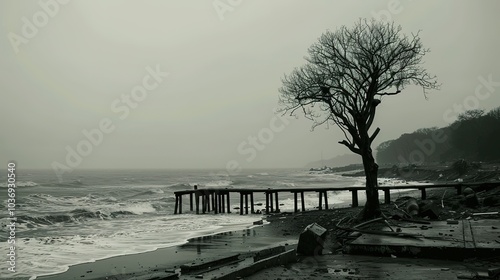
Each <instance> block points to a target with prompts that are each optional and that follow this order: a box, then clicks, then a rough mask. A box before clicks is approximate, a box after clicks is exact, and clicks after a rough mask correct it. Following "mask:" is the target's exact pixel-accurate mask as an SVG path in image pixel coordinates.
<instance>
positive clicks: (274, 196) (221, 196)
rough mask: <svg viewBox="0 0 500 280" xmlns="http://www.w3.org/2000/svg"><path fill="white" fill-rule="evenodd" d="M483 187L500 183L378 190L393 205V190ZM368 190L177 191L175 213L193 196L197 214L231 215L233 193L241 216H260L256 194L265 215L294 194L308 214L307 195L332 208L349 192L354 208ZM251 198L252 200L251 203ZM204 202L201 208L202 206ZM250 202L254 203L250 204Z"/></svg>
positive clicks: (422, 194) (320, 204)
mask: <svg viewBox="0 0 500 280" xmlns="http://www.w3.org/2000/svg"><path fill="white" fill-rule="evenodd" d="M479 185H487V186H488V187H492V188H493V187H497V186H500V182H485V183H458V184H433V185H400V186H379V187H378V189H379V190H381V191H384V202H385V203H387V204H389V203H391V190H404V189H418V190H420V191H421V197H422V199H426V198H427V192H426V190H427V189H431V188H433V189H435V188H455V189H456V191H457V194H461V193H462V189H463V188H464V187H474V186H479ZM364 190H365V187H344V188H276V189H270V188H269V189H228V188H225V189H220V188H206V189H193V190H184V191H177V192H174V194H175V210H174V214H182V206H183V203H182V199H183V196H184V195H189V206H190V210H191V211H195V212H196V214H200V213H203V214H205V213H208V212H214V213H215V214H218V213H231V200H230V196H231V193H234V194H239V206H240V207H239V211H240V215H243V214H249V208H250V213H251V214H254V213H256V211H255V207H254V205H255V204H254V194H255V193H264V194H265V196H266V206H265V213H266V214H269V213H271V212H278V211H279V210H280V209H279V206H280V204H279V194H280V193H293V194H294V212H298V211H299V208H298V197H299V194H300V202H301V210H302V211H305V200H304V193H306V192H316V193H318V202H319V205H318V208H319V209H320V210H322V209H323V199H324V208H325V209H328V192H338V191H349V192H351V196H352V203H351V205H352V207H357V206H358V205H359V203H358V191H364ZM249 198H250V201H249ZM200 202H201V207H200ZM249 202H250V203H249Z"/></svg>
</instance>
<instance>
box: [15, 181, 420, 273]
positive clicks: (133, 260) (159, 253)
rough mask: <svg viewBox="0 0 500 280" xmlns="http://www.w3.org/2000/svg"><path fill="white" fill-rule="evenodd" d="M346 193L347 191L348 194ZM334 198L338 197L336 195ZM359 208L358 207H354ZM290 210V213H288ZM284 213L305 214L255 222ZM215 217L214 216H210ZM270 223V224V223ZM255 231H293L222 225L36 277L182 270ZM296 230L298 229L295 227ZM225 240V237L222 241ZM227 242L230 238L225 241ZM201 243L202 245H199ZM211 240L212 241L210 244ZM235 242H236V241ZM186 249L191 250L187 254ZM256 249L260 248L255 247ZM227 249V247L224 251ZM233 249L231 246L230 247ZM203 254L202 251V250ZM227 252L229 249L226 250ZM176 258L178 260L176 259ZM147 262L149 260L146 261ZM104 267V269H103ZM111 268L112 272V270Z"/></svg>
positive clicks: (346, 203)
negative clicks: (179, 239) (170, 243)
mask: <svg viewBox="0 0 500 280" xmlns="http://www.w3.org/2000/svg"><path fill="white" fill-rule="evenodd" d="M409 191H410V192H411V191H412V190H408V191H407V190H405V191H402V192H404V193H405V194H408V193H409ZM346 193H347V191H346ZM333 195H335V194H333ZM359 202H360V205H362V204H364V202H365V197H364V196H363V195H361V196H360V197H359ZM350 205H351V203H350V200H349V201H344V202H342V203H337V204H334V203H332V204H330V206H331V207H333V208H331V209H332V210H336V209H342V208H350ZM352 209H356V208H352ZM288 211H289V210H288ZM306 211H307V212H315V211H318V209H317V207H314V208H312V207H310V208H306ZM281 214H284V215H292V216H293V215H297V214H298V215H302V212H299V213H296V214H294V213H293V211H292V212H282V213H274V214H271V215H268V216H267V217H266V216H265V215H260V214H257V215H253V216H255V221H257V220H264V221H266V219H267V220H272V219H273V216H281ZM208 215H212V214H208ZM268 224H269V223H268ZM256 228H266V229H265V230H264V231H265V232H268V233H266V235H267V234H269V232H274V233H273V234H271V236H272V238H271V239H272V240H284V239H286V240H288V239H289V238H284V237H283V236H288V235H290V232H288V231H286V232H281V231H280V232H276V231H279V230H281V228H279V227H276V226H275V225H250V224H247V225H244V226H243V225H237V226H222V228H220V229H219V230H217V231H214V232H205V233H201V234H200V235H195V236H193V237H189V238H187V239H186V240H184V241H183V242H181V243H179V244H177V245H173V246H168V247H161V248H156V249H153V250H150V251H145V252H138V253H132V254H123V255H117V256H109V257H104V258H100V259H96V260H92V261H87V262H82V263H79V264H74V265H70V266H68V267H67V268H66V270H65V271H64V272H55V273H52V274H45V275H40V276H37V277H36V279H42V280H59V279H82V278H85V279H104V278H103V277H106V276H108V277H109V276H111V275H122V274H129V273H145V272H146V271H145V270H146V269H158V267H161V268H162V269H168V267H172V268H175V267H179V266H180V265H181V264H184V263H188V262H191V261H193V260H194V259H196V258H197V257H199V256H200V255H203V256H206V257H214V256H215V255H217V254H219V253H221V251H220V248H218V247H217V246H215V247H214V246H210V243H212V241H213V240H218V239H219V238H220V236H224V235H226V237H227V236H229V239H231V238H233V237H234V236H238V235H241V236H240V238H244V237H245V234H240V233H241V232H242V231H248V230H253V229H256ZM295 229H297V228H296V227H295ZM302 230H303V228H299V229H298V231H297V230H295V236H293V237H294V238H293V239H294V240H298V234H299V233H300V232H301V231H302ZM257 231H259V232H260V231H263V230H262V229H257ZM255 235H257V236H259V235H262V234H259V233H257V234H254V236H255ZM222 239H224V238H222ZM226 239H227V238H226ZM200 240H201V242H200ZM211 240H212V241H211ZM207 242H208V243H207ZM244 242H249V243H252V244H253V245H256V246H260V247H266V246H269V245H273V244H274V243H272V242H265V239H264V241H256V240H255V241H244ZM233 243H234V242H233ZM192 244H197V246H198V248H196V251H197V253H196V254H193V253H192V251H193V250H194V249H193V245H192ZM234 246H235V250H239V251H242V252H245V251H244V249H245V248H241V246H240V245H239V244H235V245H234ZM186 248H187V249H188V250H187V251H186ZM200 248H201V249H203V248H212V249H215V250H213V251H210V252H200ZM255 248H257V247H255ZM225 249H227V247H226V248H225ZM231 250H233V249H232V247H231ZM201 251H203V250H201ZM223 251H227V250H223ZM165 256H170V257H165ZM174 256H175V257H174ZM158 259H161V260H162V261H159V262H157V261H156V260H158ZM143 260H146V261H143ZM115 264H120V265H121V264H124V265H123V266H120V265H115ZM103 268H105V269H103ZM110 268H111V269H110ZM15 279H19V280H21V279H29V277H28V276H26V277H17V278H15Z"/></svg>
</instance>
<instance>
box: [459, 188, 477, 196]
mask: <svg viewBox="0 0 500 280" xmlns="http://www.w3.org/2000/svg"><path fill="white" fill-rule="evenodd" d="M462 193H463V194H464V195H465V196H467V195H469V194H475V192H474V191H473V190H472V189H471V188H469V187H467V188H465V189H464V190H463V191H462Z"/></svg>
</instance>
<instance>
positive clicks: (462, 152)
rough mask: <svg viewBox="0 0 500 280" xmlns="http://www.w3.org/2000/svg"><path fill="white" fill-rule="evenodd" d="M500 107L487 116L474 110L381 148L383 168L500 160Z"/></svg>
mask: <svg viewBox="0 0 500 280" xmlns="http://www.w3.org/2000/svg"><path fill="white" fill-rule="evenodd" d="M499 143H500V107H498V108H496V109H493V110H491V111H490V112H488V113H487V114H485V112H484V111H483V110H470V111H466V112H464V113H462V114H460V115H459V116H458V119H457V120H456V121H455V122H454V123H452V124H450V125H448V126H447V127H443V128H437V127H433V128H424V129H418V130H417V131H414V132H412V133H405V134H403V135H401V136H400V137H399V138H397V139H394V140H389V141H386V142H383V143H381V144H380V145H379V146H378V147H377V162H378V163H379V164H403V165H407V164H409V163H413V164H425V163H444V162H452V161H456V160H458V159H465V160H467V161H482V162H492V161H498V160H500V149H499V148H498V145H499Z"/></svg>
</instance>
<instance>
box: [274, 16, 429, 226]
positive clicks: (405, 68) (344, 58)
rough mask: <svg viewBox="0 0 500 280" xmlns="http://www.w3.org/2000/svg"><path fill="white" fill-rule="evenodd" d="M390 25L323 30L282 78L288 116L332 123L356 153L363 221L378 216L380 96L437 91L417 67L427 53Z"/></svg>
mask: <svg viewBox="0 0 500 280" xmlns="http://www.w3.org/2000/svg"><path fill="white" fill-rule="evenodd" d="M400 32H401V27H400V26H397V27H396V26H395V25H394V24H393V23H385V22H377V21H374V20H372V21H368V20H360V21H359V22H357V23H356V24H355V25H354V27H353V28H347V27H345V26H343V27H341V28H340V29H338V30H337V31H335V32H332V31H327V32H325V33H324V34H323V35H321V37H320V38H319V40H318V42H316V43H314V44H313V45H312V46H311V47H310V48H309V50H308V54H309V55H308V56H307V57H306V58H305V59H306V61H307V62H306V64H305V65H304V66H302V67H299V68H295V69H294V70H293V71H292V72H291V73H290V74H289V75H285V76H284V77H283V79H282V83H283V85H282V87H281V88H280V105H281V109H282V111H283V112H286V113H290V114H291V115H293V114H294V113H295V112H296V111H297V110H302V112H303V113H304V115H305V117H306V118H309V119H311V120H312V121H313V128H314V127H316V126H318V125H322V124H326V125H329V124H334V125H337V126H338V127H339V128H340V129H341V131H342V132H343V133H344V136H345V139H344V140H342V141H340V142H339V143H340V144H343V145H345V146H346V147H347V148H349V150H351V151H352V152H354V153H356V154H359V155H361V157H362V159H363V166H364V170H365V175H366V204H365V207H364V209H363V212H362V213H361V214H362V216H361V217H362V218H363V219H369V218H373V217H376V216H379V215H380V206H379V199H378V183H377V173H378V165H377V164H376V162H375V159H374V158H373V154H372V148H371V144H372V142H373V140H374V139H375V137H376V136H377V134H378V133H379V132H380V129H379V128H376V129H375V130H374V131H371V130H370V129H371V126H372V124H373V120H374V118H375V111H376V108H377V106H378V105H379V104H380V102H381V97H383V96H389V95H396V94H399V93H400V92H401V90H403V89H404V88H405V87H406V86H408V85H410V84H415V85H418V86H420V87H422V89H423V91H424V94H425V93H426V91H427V90H429V89H436V88H438V84H437V81H436V78H435V77H434V76H430V75H429V74H428V73H427V71H426V70H425V69H424V68H422V66H421V64H422V58H423V56H424V55H425V54H426V53H427V52H428V51H429V50H428V49H425V48H424V47H423V46H422V43H421V41H420V38H419V36H418V33H417V34H412V35H411V36H410V37H408V36H406V35H403V34H401V33H400Z"/></svg>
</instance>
